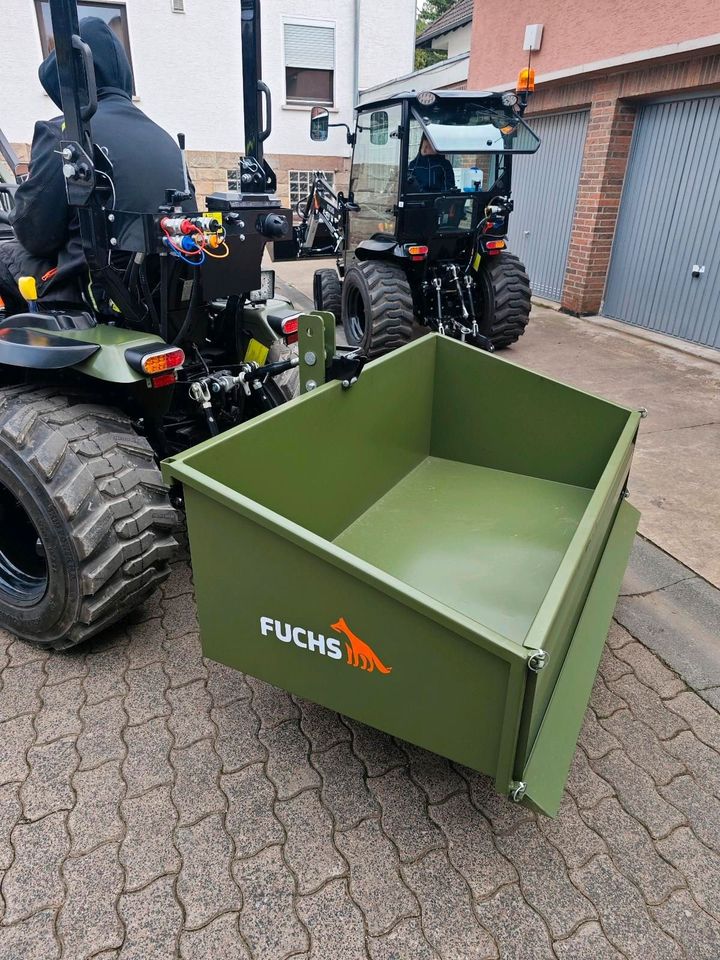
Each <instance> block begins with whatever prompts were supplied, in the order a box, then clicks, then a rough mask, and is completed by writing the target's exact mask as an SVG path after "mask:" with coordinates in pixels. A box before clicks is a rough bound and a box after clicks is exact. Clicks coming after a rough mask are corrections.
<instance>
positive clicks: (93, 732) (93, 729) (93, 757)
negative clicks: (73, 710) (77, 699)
mask: <svg viewBox="0 0 720 960" xmlns="http://www.w3.org/2000/svg"><path fill="white" fill-rule="evenodd" d="M80 720H81V721H82V725H83V729H82V733H81V734H80V736H79V737H78V741H77V749H78V753H79V754H80V769H81V770H89V769H92V767H98V766H100V765H101V764H103V763H107V762H108V760H123V759H124V758H125V754H126V753H127V749H126V747H125V742H124V741H123V738H122V732H123V730H124V729H125V727H126V726H127V722H128V721H127V714H126V713H125V710H124V708H123V705H122V699H121V698H119V697H117V698H115V699H114V700H106V701H105V702H104V703H98V704H85V705H84V706H83V707H81V709H80ZM133 736H137V734H134V735H133Z"/></svg>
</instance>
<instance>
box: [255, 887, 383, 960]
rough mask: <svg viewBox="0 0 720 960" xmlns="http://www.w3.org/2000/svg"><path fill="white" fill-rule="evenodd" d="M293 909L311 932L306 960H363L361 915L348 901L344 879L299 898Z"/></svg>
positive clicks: (363, 946)
mask: <svg viewBox="0 0 720 960" xmlns="http://www.w3.org/2000/svg"><path fill="white" fill-rule="evenodd" d="M297 910H298V914H299V915H300V919H301V920H302V921H303V923H304V924H305V926H306V927H307V928H308V929H309V930H310V931H311V933H312V947H311V949H310V954H309V956H308V960H327V958H328V957H342V958H343V960H366V957H367V954H366V952H365V927H364V926H363V921H362V916H361V914H360V911H359V910H358V908H357V907H356V906H355V904H354V903H353V902H352V900H351V899H350V897H349V895H348V892H347V884H346V882H345V881H344V880H333V881H332V883H328V885H327V886H325V887H323V888H322V890H320V891H319V892H318V893H314V894H312V895H311V896H309V897H300V899H299V900H298V902H297ZM268 960H269V958H268Z"/></svg>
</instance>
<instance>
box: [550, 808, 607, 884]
mask: <svg viewBox="0 0 720 960" xmlns="http://www.w3.org/2000/svg"><path fill="white" fill-rule="evenodd" d="M538 826H539V828H540V829H541V830H542V832H543V833H544V834H545V836H546V837H547V839H548V840H549V841H550V843H551V844H552V845H553V846H554V847H555V849H556V850H558V851H559V852H560V855H561V856H562V858H563V860H564V861H565V863H566V864H567V865H568V867H581V866H583V864H585V863H587V862H588V860H590V859H591V858H592V857H594V856H596V855H597V854H598V853H605V851H606V847H605V841H604V840H603V838H602V837H601V836H600V835H599V834H598V833H596V832H595V831H594V830H591V829H590V827H588V825H587V824H586V823H585V821H584V820H583V819H582V817H581V816H580V812H579V810H578V806H577V804H576V803H575V801H574V800H573V798H572V796H571V795H570V794H569V793H566V794H565V796H564V797H563V799H562V803H561V804H560V809H559V810H558V814H557V817H555V819H550V818H549V817H539V818H538Z"/></svg>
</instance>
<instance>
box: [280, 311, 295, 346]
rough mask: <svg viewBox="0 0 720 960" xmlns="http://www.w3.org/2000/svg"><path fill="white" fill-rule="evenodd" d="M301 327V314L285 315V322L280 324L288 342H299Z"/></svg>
mask: <svg viewBox="0 0 720 960" xmlns="http://www.w3.org/2000/svg"><path fill="white" fill-rule="evenodd" d="M299 327H300V314H297V315H296V316H294V317H285V319H284V320H283V322H282V323H281V324H280V329H281V330H282V332H283V336H284V337H285V340H286V342H287V343H297V341H298V329H299Z"/></svg>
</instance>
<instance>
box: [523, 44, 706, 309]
mask: <svg viewBox="0 0 720 960" xmlns="http://www.w3.org/2000/svg"><path fill="white" fill-rule="evenodd" d="M715 87H720V55H711V56H702V57H698V56H695V57H692V58H688V59H684V60H677V59H676V60H673V61H666V62H660V63H658V62H656V63H648V64H643V65H642V66H637V67H634V68H632V69H626V70H624V71H620V70H618V71H615V72H608V73H606V74H603V75H601V76H596V77H591V78H583V79H582V80H576V81H572V82H568V81H567V80H564V81H557V82H553V83H548V84H543V85H542V86H539V87H538V91H537V93H536V94H535V96H534V97H533V99H532V101H531V106H530V109H529V110H528V118H531V117H532V115H539V114H543V113H557V112H560V111H564V110H573V109H583V108H584V109H588V108H589V110H590V117H589V121H588V130H587V138H586V141H585V149H584V154H583V160H582V167H581V171H580V180H579V184H578V193H577V201H576V208H575V216H574V219H573V226H572V233H571V235H570V247H569V251H568V262H567V269H566V274H565V284H564V288H563V293H562V300H561V306H562V308H563V309H564V310H567V311H568V312H569V313H573V314H578V315H579V314H593V313H598V312H599V310H600V305H601V302H602V296H603V290H604V288H605V280H606V277H607V272H608V267H609V264H610V253H611V249H612V242H613V237H614V234H615V227H616V225H617V218H618V212H619V209H620V200H621V195H622V189H623V183H624V180H625V173H626V170H627V161H628V155H629V151H630V142H631V139H632V133H633V127H634V124H635V115H636V111H637V105H638V103H639V102H641V101H642V99H647V98H652V97H658V96H662V95H665V94H668V95H672V94H686V93H692V92H694V91H698V92H699V91H703V90H708V89H713V88H715Z"/></svg>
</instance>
